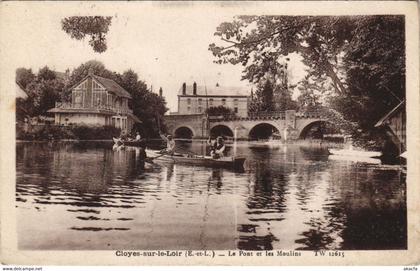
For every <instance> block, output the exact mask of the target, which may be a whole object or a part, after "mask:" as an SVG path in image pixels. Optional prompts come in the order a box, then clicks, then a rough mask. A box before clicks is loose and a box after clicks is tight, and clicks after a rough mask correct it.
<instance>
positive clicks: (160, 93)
mask: <svg viewBox="0 0 420 271" xmlns="http://www.w3.org/2000/svg"><path fill="white" fill-rule="evenodd" d="M162 94H163V90H162V87H160V88H159V96H160V97H162Z"/></svg>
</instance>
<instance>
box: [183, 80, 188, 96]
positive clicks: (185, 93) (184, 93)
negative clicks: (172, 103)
mask: <svg viewBox="0 0 420 271" xmlns="http://www.w3.org/2000/svg"><path fill="white" fill-rule="evenodd" d="M182 95H187V84H186V83H185V82H184V83H183V84H182Z"/></svg>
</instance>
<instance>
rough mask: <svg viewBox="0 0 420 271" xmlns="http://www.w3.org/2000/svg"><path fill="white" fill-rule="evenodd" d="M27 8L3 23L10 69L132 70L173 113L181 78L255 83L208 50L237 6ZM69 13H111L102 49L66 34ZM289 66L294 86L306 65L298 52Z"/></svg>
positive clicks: (213, 82)
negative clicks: (92, 63)
mask: <svg viewBox="0 0 420 271" xmlns="http://www.w3.org/2000/svg"><path fill="white" fill-rule="evenodd" d="M26 3H28V2H26ZM12 4H16V3H12ZM28 5H29V4H26V5H19V4H17V6H14V10H17V14H19V16H14V17H10V18H7V19H6V20H4V21H6V22H7V20H9V22H8V23H9V24H10V27H11V28H12V29H9V30H11V31H10V32H11V33H13V35H11V36H10V37H8V38H7V39H6V40H7V41H8V43H9V46H10V48H9V51H11V53H12V54H13V55H14V58H13V63H11V64H10V65H13V67H12V68H14V69H16V68H18V67H25V68H32V70H33V71H34V72H37V71H38V70H39V69H40V68H42V67H44V66H46V65H47V66H48V67H50V68H52V69H54V70H56V71H65V70H66V69H67V68H69V69H70V70H72V69H73V68H75V67H77V66H79V65H80V64H82V63H84V62H86V61H89V60H92V59H94V60H98V61H101V62H102V63H104V65H105V66H106V67H107V68H108V69H109V70H112V71H116V72H119V73H122V72H124V71H125V70H128V69H132V70H134V71H135V72H136V73H137V74H138V75H139V78H140V79H142V80H143V81H145V82H146V84H147V85H148V86H149V87H151V86H152V87H153V91H154V92H157V91H158V89H159V88H160V87H162V88H163V95H164V96H165V99H166V101H167V103H168V107H169V109H170V111H175V110H176V109H177V94H178V90H179V88H180V87H181V85H182V83H183V82H186V83H187V84H192V83H193V82H194V81H196V82H197V83H198V84H201V85H204V84H205V85H207V86H210V85H216V83H219V85H220V86H222V87H223V86H235V87H238V86H239V87H245V88H247V89H249V90H250V89H251V87H252V86H251V85H250V84H249V83H248V82H247V81H241V72H242V69H243V67H242V66H241V65H236V66H235V65H231V64H224V65H220V64H215V63H213V60H215V58H214V56H213V55H212V53H211V52H210V51H209V50H208V46H209V44H210V43H212V42H218V41H219V40H218V38H217V37H215V36H214V35H213V34H214V32H215V31H216V27H217V26H218V25H219V24H220V23H222V22H224V21H231V20H232V19H233V17H234V16H235V15H238V9H237V8H236V9H230V8H229V4H226V3H225V6H223V5H219V4H217V5H209V6H206V7H205V8H203V6H202V5H195V4H191V3H184V4H171V3H169V4H168V3H166V4H162V3H160V4H151V3H144V4H139V3H137V4H136V5H135V6H133V8H130V6H125V5H120V6H118V7H116V6H115V5H114V6H107V5H106V4H104V5H102V4H101V6H96V4H94V3H90V4H80V6H77V5H71V6H68V7H67V8H63V7H64V6H63V5H55V8H54V6H53V8H52V9H46V8H45V5H44V6H41V5H33V6H30V8H29V7H28ZM226 5H228V6H226ZM242 5H244V4H242ZM245 6H246V5H245ZM239 12H240V9H239ZM72 15H107V16H113V19H112V24H111V26H110V29H109V32H108V34H107V45H108V49H107V50H106V51H105V52H104V53H101V54H99V53H96V52H94V51H93V49H92V47H91V46H89V44H88V38H86V39H85V40H82V41H78V40H75V39H71V38H70V36H69V35H67V34H66V33H65V32H64V31H63V30H62V29H61V19H62V18H64V17H67V16H72ZM10 32H9V33H10ZM289 70H290V72H291V73H292V74H293V78H292V80H291V81H292V82H291V83H293V81H298V80H299V79H300V78H301V77H302V76H303V70H304V66H303V64H302V63H301V62H300V60H299V57H297V56H292V57H291V63H290V64H289Z"/></svg>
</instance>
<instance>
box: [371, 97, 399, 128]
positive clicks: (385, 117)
mask: <svg viewBox="0 0 420 271" xmlns="http://www.w3.org/2000/svg"><path fill="white" fill-rule="evenodd" d="M404 105H405V100H404V101H402V102H400V103H399V104H398V105H397V106H396V107H394V108H393V109H392V110H391V111H389V112H388V114H386V115H385V116H383V117H382V118H381V119H380V120H379V121H378V122H377V123H376V124H375V127H379V126H382V125H384V124H385V122H386V121H387V120H389V119H390V118H392V117H393V116H394V115H395V114H397V113H398V112H399V111H400V110H402V109H404Z"/></svg>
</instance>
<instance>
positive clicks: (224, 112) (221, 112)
mask: <svg viewBox="0 0 420 271" xmlns="http://www.w3.org/2000/svg"><path fill="white" fill-rule="evenodd" d="M206 114H208V115H209V116H234V115H235V112H233V111H232V109H230V108H229V107H226V106H223V105H219V106H211V107H209V108H207V110H206Z"/></svg>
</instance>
